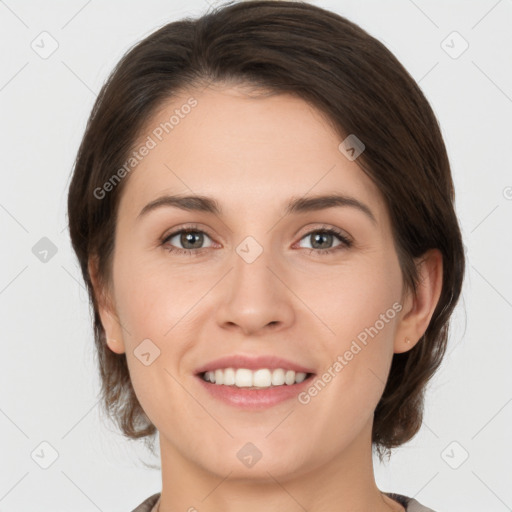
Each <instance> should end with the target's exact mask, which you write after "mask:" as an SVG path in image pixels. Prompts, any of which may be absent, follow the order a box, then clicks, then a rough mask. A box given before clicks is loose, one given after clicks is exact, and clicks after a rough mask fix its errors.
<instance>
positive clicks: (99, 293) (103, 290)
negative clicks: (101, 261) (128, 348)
mask: <svg viewBox="0 0 512 512" xmlns="http://www.w3.org/2000/svg"><path fill="white" fill-rule="evenodd" d="M87 268H88V270H89V276H90V278H91V282H92V285H93V289H94V296H95V299H96V304H97V305H98V313H99V315H100V318H101V324H102V326H103V329H104V330H105V336H106V342H107V345H108V347H109V348H110V350H112V352H115V353H116V354H122V353H123V352H125V347H124V340H123V330H122V328H121V323H120V322H119V318H118V315H117V312H116V308H115V304H114V298H113V293H112V290H110V289H109V287H108V286H106V285H105V284H104V283H103V282H102V281H101V279H100V278H99V276H98V265H97V258H96V257H93V256H91V257H90V258H89V262H88V264H87Z"/></svg>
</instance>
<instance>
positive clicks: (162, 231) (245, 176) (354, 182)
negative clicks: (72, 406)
mask: <svg viewBox="0 0 512 512" xmlns="http://www.w3.org/2000/svg"><path fill="white" fill-rule="evenodd" d="M191 96H192V95H187V94H183V95H182V96H180V97H179V98H175V99H174V100H173V101H172V102H169V104H167V105H165V106H164V107H163V108H162V109H160V111H159V112H158V114H157V115H155V116H154V117H153V119H151V121H150V122H149V123H148V124H147V127H146V130H145V131H144V133H143V134H142V136H141V138H140V144H138V145H136V147H137V148H140V146H142V145H143V144H145V145H146V148H148V149H147V151H145V150H142V151H138V156H137V159H138V160H140V161H139V163H138V165H137V167H136V168H135V169H134V170H132V171H131V172H130V174H129V177H126V178H124V179H128V182H127V183H126V185H127V186H126V188H125V189H124V191H123V195H122V198H121V201H120V205H119V212H118V221H117V231H116V235H115V252H114V259H113V295H112V297H111V298H112V300H113V304H114V310H113V311H114V315H111V316H109V315H106V314H105V313H104V312H102V321H103V324H104V326H105V328H106V330H107V335H108V336H109V338H110V340H109V346H110V348H111V349H112V350H114V351H116V352H119V353H122V352H126V357H127V362H128V366H129V370H130V375H131V379H132V382H133V386H134V389H135V391H136V394H137V397H138V399H139V401H140V403H141V405H142V407H143V409H144V410H145V412H146V414H147V415H148V417H149V418H150V419H151V421H152V422H153V423H154V425H155V426H156V427H157V429H158V430H159V432H160V443H161V449H162V453H163V454H164V455H165V456H168V457H170V458H172V459H171V460H173V461H176V460H178V459H181V461H182V462H187V463H189V464H192V465H194V466H195V467H196V468H197V467H199V468H201V469H202V470H205V471H208V472H210V473H214V474H219V475H222V476H225V475H227V474H228V473H230V472H231V478H234V477H236V476H240V477H243V476H247V477H251V478H255V477H257V476H258V475H260V476H261V477H262V478H263V477H267V476H268V474H267V471H268V472H270V473H271V474H272V475H274V476H275V477H276V478H277V477H278V475H286V476H287V477H290V476H292V475H294V474H296V475H297V474H300V473H302V472H305V471H306V470H307V471H310V470H312V469H314V468H315V467H319V466H321V465H325V464H328V463H333V464H335V463H336V461H337V460H338V458H339V457H341V455H342V454H345V455H347V454H348V453H350V451H351V450H352V451H354V450H353V449H354V448H355V447H359V448H358V449H357V450H360V449H363V447H368V449H369V447H370V440H371V426H372V421H373V411H374V409H375V407H376V405H377V403H378V401H379V399H380V397H381V395H382V392H383V389H384V384H385V382H386V379H387V375H388V371H389V367H390V363H391V359H392V355H393V352H394V351H395V350H396V351H398V350H397V343H398V338H399V337H400V336H401V331H400V325H401V324H400V321H401V318H402V317H403V314H404V311H405V310H406V309H407V304H408V302H407V300H406V297H405V296H403V295H402V292H403V290H402V277H401V272H400V268H399V263H398V259H397V254H396V251H395V248H394V245H393V241H392V234H391V226H390V220H389V217H388V214H387V211H386V208H385V204H384V202H383V199H382V197H381V194H380V192H379V190H378V189H377V187H376V186H375V185H374V184H373V182H372V181H371V180H370V179H369V178H368V177H367V176H366V175H365V173H364V172H363V171H361V169H360V168H359V167H358V165H357V159H356V160H354V161H351V160H349V158H347V155H346V154H344V153H342V152H341V151H340V149H339V145H340V143H341V142H342V140H340V138H339V137H338V136H337V135H336V134H335V133H334V131H333V130H332V129H331V128H330V126H329V125H328V123H327V122H326V121H325V119H324V118H323V117H322V115H321V114H320V113H319V112H318V111H317V110H315V109H313V108H312V107H310V106H309V105H308V104H307V103H305V102H304V101H302V100H300V99H298V98H295V97H293V96H288V95H274V96H267V97H249V96H248V95H246V94H245V93H244V92H242V90H241V89H240V88H221V87H217V88H209V89H206V90H204V91H202V92H198V93H197V94H193V98H194V99H195V100H196V102H197V103H194V101H189V100H190V97H191ZM187 102H188V103H187ZM184 105H189V106H190V105H195V106H191V107H190V108H188V107H184ZM173 115H175V117H174V118H173V121H171V123H172V125H171V124H169V120H170V118H171V116H173ZM177 119H179V120H178V121H177ZM166 122H167V123H168V124H167V125H165V123H166ZM171 126H172V128H170V127H171ZM163 127H165V129H164V128H163ZM166 130H167V132H168V133H167V132H166ZM355 135H356V136H357V135H358V134H355ZM148 137H149V138H148ZM356 149H357V148H356ZM143 153H144V155H142V154H143ZM349 154H350V153H349ZM325 195H339V196H345V197H349V198H352V199H351V201H352V203H350V202H347V201H345V203H344V204H343V201H341V200H340V201H339V202H338V203H337V204H335V203H333V202H331V203H324V204H323V205H322V202H321V201H317V202H316V203H315V202H310V201H311V200H312V199H313V198H317V197H319V196H325ZM166 196H202V197H203V198H206V197H207V198H209V201H210V202H211V203H210V202H209V203H208V204H209V205H211V204H213V201H215V204H216V205H217V207H218V210H219V211H218V212H217V213H212V212H211V211H207V210H208V208H206V207H204V203H201V202H200V201H198V200H196V201H194V200H189V201H188V203H187V204H186V205H185V206H187V207H186V208H185V207H182V208H180V207H179V206H178V205H177V204H174V206H173V205H172V204H171V203H170V202H167V204H166V203H165V201H162V203H161V204H160V206H154V207H152V208H146V210H145V211H144V212H143V210H144V208H145V207H146V206H147V205H148V204H151V203H152V202H153V201H155V200H157V199H159V198H163V197H166ZM296 201H299V202H298V203H294V202H296ZM355 201H357V202H358V203H359V204H360V205H363V206H359V207H358V206H355V205H357V204H358V203H356V202H355ZM290 203H292V204H295V208H291V209H289V210H287V207H288V205H289V204H290ZM200 206H203V207H202V208H200ZM301 206H302V207H301ZM365 210H367V211H365ZM141 212H142V213H141ZM184 229H189V230H191V233H189V234H188V236H187V234H186V233H178V234H175V233H177V232H179V231H180V230H184ZM331 229H332V230H334V231H336V232H338V233H339V234H340V235H341V237H342V238H338V236H339V235H338V234H336V233H334V234H332V233H329V232H326V231H325V230H331ZM169 235H173V236H171V237H169ZM344 239H346V240H348V241H349V244H346V242H344V241H343V240H344ZM171 249H173V250H172V251H171ZM180 250H181V251H187V252H180ZM402 307H403V310H402V312H400V310H401V309H402ZM113 316H114V317H117V319H118V322H119V323H117V322H113V321H112V318H113ZM119 324H120V325H121V326H122V327H123V328H121V327H120V326H119ZM400 341H401V340H400ZM228 356H247V357H248V358H250V359H254V358H256V357H258V356H273V357H278V358H282V359H285V360H287V362H280V363H276V364H272V362H271V361H270V362H263V363H259V362H256V363H255V367H256V368H260V369H270V370H271V371H270V372H259V374H258V375H259V376H263V381H262V382H263V383H264V381H265V377H267V378H268V375H269V374H270V375H271V376H272V375H273V376H274V378H276V379H279V378H280V375H281V373H280V372H279V371H277V372H276V371H274V370H275V369H276V368H282V369H283V370H289V369H290V368H293V365H297V366H300V367H301V368H302V369H303V370H306V371H307V372H309V373H314V375H313V376H312V377H309V378H308V379H307V380H305V381H303V382H302V383H299V384H284V385H283V386H275V387H271V388H267V389H266V390H265V389H262V390H253V389H247V388H243V387H241V388H238V387H234V386H233V385H230V386H227V385H220V384H213V383H207V382H204V381H203V380H202V378H201V376H199V375H198V371H199V370H200V369H204V368H205V367H209V363H211V362H213V361H214V360H217V359H218V358H224V357H228ZM215 365H217V368H213V370H214V369H222V368H226V367H229V366H231V367H234V369H235V370H236V369H238V368H247V367H248V364H246V363H244V362H240V361H238V362H237V361H235V362H228V363H227V364H223V363H214V365H213V366H215ZM287 366H289V367H290V368H287ZM228 373H229V372H228ZM238 373H239V375H238V377H240V378H242V377H243V376H244V373H245V374H246V376H247V375H248V378H251V376H252V374H250V373H249V374H247V372H238ZM217 374H219V372H217ZM289 375H292V374H289ZM285 376H286V374H285ZM239 382H241V381H239ZM274 382H278V380H276V381H274ZM357 450H355V451H354V453H355V452H357ZM260 457H261V458H260ZM258 459H259V460H258Z"/></svg>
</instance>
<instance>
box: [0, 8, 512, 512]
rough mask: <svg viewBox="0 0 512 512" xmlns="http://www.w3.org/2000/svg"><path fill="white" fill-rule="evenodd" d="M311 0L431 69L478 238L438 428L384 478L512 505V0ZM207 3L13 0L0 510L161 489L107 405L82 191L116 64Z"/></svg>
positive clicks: (5, 127) (459, 202) (433, 394)
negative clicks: (70, 209) (74, 208)
mask: <svg viewBox="0 0 512 512" xmlns="http://www.w3.org/2000/svg"><path fill="white" fill-rule="evenodd" d="M312 3H315V4H316V5H319V6H321V7H325V8H327V9H330V10H333V11H335V12H337V13H339V14H341V15H343V16H346V17H347V18H349V19H350V20H352V21H354V22H356V23H358V24H359V25H360V26H361V27H362V28H364V29H366V30H367V31H369V32H370V34H372V35H373V36H375V37H377V38H378V39H380V40H381V41H382V42H383V43H384V44H386V46H387V47H388V48H389V49H390V50H391V51H392V52H393V53H394V54H395V55H396V56H397V57H398V59H399V60H400V61H401V62H402V63H403V64H404V66H405V67H406V68H407V69H408V70H409V72H410V73H411V74H412V76H413V77H414V78H415V79H416V80H417V81H418V82H419V84H420V87H421V88H422V90H423V91H424V93H425V95H426V97H427V99H428V100H429V101H430V102H431V105H432V107H433V109H434V111H435V112H436V115H437V116H438V119H439V121H440V124H441V127H442V131H443V135H444V137H445V142H446V145H447V148H448V152H449V156H450V160H451V163H452V169H453V175H454V180H455V186H456V207H457V212H458V215H459V218H460V222H461V227H462V231H463V236H464V241H465V245H466V248H467V257H468V261H467V265H468V271H467V275H466V282H465V286H464V291H463V298H462V300H461V302H460V303H459V306H458V307H457V310H456V313H455V315H454V318H453V322H452V331H451V336H450V345H449V348H448V354H447V357H446V359H445V362H444V364H443V366H442V369H441V370H440V371H439V373H438V374H437V375H436V377H435V378H434V380H433V381H432V383H431V385H430V386H429V390H428V394H427V401H426V411H425V422H424V425H423V428H422V430H421V432H420V433H419V434H418V435H417V436H416V437H415V438H414V439H413V440H412V441H410V442H409V443H407V444H406V445H404V446H403V447H401V448H400V449H397V450H395V452H394V455H393V457H392V459H391V461H390V463H389V464H386V465H385V466H381V465H379V464H377V463H376V477H377V483H378V485H379V487H380V489H381V490H384V491H393V492H400V493H402V494H406V495H409V496H414V497H416V499H418V501H420V502H421V503H424V504H426V505H428V506H430V507H432V508H433V509H435V510H436V512H458V511H464V512H476V511H482V510H485V511H486V512H492V511H496V512H501V511H506V510H512V488H511V486H510V482H511V477H512V463H511V461H512V458H511V457H510V453H511V441H510V425H511V424H512V404H511V401H512V385H511V384H512V376H511V373H510V371H509V368H510V364H511V362H512V340H511V335H510V318H511V315H512V271H511V267H510V253H511V249H512V240H511V238H512V237H511V231H512V230H511V224H512V223H511V221H512V172H511V169H512V167H511V162H512V157H511V154H510V147H511V135H512V130H511V129H510V119H511V115H512V70H511V63H512V31H511V30H510V27H511V26H512V0H500V1H496V0H481V1H452V2H446V1H444V2H443V1H440V0H437V1H426V0H423V1H421V0H415V1H412V0H394V1H388V2H382V1H377V0H372V1H369V0H365V1H348V0H338V1H328V0H325V1H317V2H312ZM208 5H209V4H208V3H207V2H206V1H205V0H194V1H188V2H186V1H176V0H167V1H163V0H144V1H141V0H139V1H132V2H122V1H121V0H115V1H110V2H100V1H98V0H92V1H86V0H80V1H75V0H73V1H66V2H64V1H61V2H58V1H46V2H36V1H21V0H6V1H0V39H1V48H2V53H1V66H0V109H1V118H0V119H1V120H0V130H1V131H0V140H1V153H0V156H1V163H0V167H1V187H0V226H1V228H0V229H1V237H2V248H3V250H2V253H1V254H2V255H1V257H2V264H1V266H0V314H1V333H2V340H1V356H0V379H1V380H0V433H1V437H0V511H6V510H9V511H15V512H29V511H30V512H34V511H41V512H43V511H44V512H46V511H47V512H50V511H52V512H61V511H69V510H81V511H84V512H85V511H98V510H100V511H104V512H107V511H109V512H127V511H130V510H132V509H133V508H135V506H136V505H138V504H139V503H140V502H141V501H143V500H144V499H145V498H146V497H148V496H149V495H151V494H153V493H154V492H158V491H160V489H161V480H160V472H159V470H158V469H156V470H151V469H148V468H146V467H144V465H143V464H142V463H141V462H139V457H143V459H144V460H145V461H146V462H148V463H153V464H156V465H158V459H153V458H151V457H150V456H149V455H147V452H145V450H144V447H143V445H142V443H140V442H130V441H126V440H125V439H124V438H122V437H121V435H119V434H118V433H116V432H115V430H114V429H113V428H112V426H111V425H110V424H106V423H104V422H102V421H101V418H100V417H99V415H98V406H97V400H98V399H97V396H96V395H97V392H98V389H99V381H98V377H97V375H96V374H97V370H96V364H95V360H94V359H93V338H92V328H91V320H90V316H89V309H88V302H87V301H88V298H87V294H86V292H85V288H84V284H83V281H82V279H81V277H80V272H79V269H78V264H77V261H76V260H75V257H74V254H73V253H72V250H71V246H70V243H69V236H68V232H67V217H66V196H67V186H68V184H69V177H70V173H71V169H72V164H73V160H74V157H75V154H76V150H77V148H78V144H79V142H80V140H81V137H82V135H83V131H84V128H85V123H86V120H87V118H88V115H89V113H90V110H91V107H92V105H93V102H94V99H95V96H96V94H97V92H98V91H99V89H100V87H101V85H102V84H103V82H104V80H105V79H106V77H107V76H108V74H109V72H110V71H111V69H112V68H113V66H114V65H115V64H116V63H117V61H118V60H119V59H120V57H121V56H122V55H123V53H124V52H125V51H126V50H127V49H128V48H129V47H130V46H132V45H133V44H134V43H136V42H138V41H140V40H141V39H142V38H143V37H144V36H146V35H147V34H149V33H151V32H152V31H154V30H155V29H156V28H158V27H160V26H161V25H163V24H165V23H167V22H170V21H174V20H177V19H180V18H182V17H185V16H189V15H193V16H195V15H198V14H201V13H203V12H204V11H205V10H206V9H207V8H208ZM43 32H45V33H43ZM454 32H456V33H454ZM41 33H43V34H41ZM57 45H58V47H56V46H57ZM466 46H468V47H467V49H466ZM54 47H56V49H55V51H54V52H53V53H52V54H51V55H48V53H49V52H51V51H52V50H53V49H54ZM45 52H46V53H45ZM398 143H399V141H398ZM397 148H398V150H399V145H398V146H397ZM44 237H46V238H47V239H49V240H50V241H51V244H50V243H49V242H48V240H43V241H41V239H42V238H44ZM45 244H46V245H45ZM52 244H53V246H54V250H53V252H52V251H51V250H50V252H49V253H48V254H47V255H46V261H42V260H41V258H43V259H44V257H43V256H42V255H41V254H42V253H41V247H43V248H44V247H46V248H47V247H48V246H51V245H52ZM506 433H508V434H509V435H506ZM41 443H48V444H43V445H41ZM52 454H54V455H55V456H56V460H55V461H53V462H52V460H53V459H52ZM50 463H51V464H50ZM48 464H50V465H49V467H47V468H46V469H44V468H43V467H41V465H43V466H44V465H48ZM198 505H199V504H198ZM294 506H296V505H295V504H294V502H291V503H290V510H292V509H293V510H295V509H294V508H293V507H294ZM198 509H199V510H200V507H199V506H198Z"/></svg>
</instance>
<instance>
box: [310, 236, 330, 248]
mask: <svg viewBox="0 0 512 512" xmlns="http://www.w3.org/2000/svg"><path fill="white" fill-rule="evenodd" d="M313 238H314V242H313V247H314V248H315V249H318V248H319V249H321V248H322V247H315V244H316V242H317V240H318V239H322V238H323V239H324V240H325V239H327V241H331V238H332V235H331V234H330V233H322V234H320V233H317V234H315V235H313ZM320 245H321V242H320Z"/></svg>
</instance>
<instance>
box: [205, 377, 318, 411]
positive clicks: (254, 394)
mask: <svg viewBox="0 0 512 512" xmlns="http://www.w3.org/2000/svg"><path fill="white" fill-rule="evenodd" d="M311 377H314V374H312V375H311V376H310V377H309V378H307V379H305V380H303V381H302V382H299V383H298V384H292V385H288V384H283V385H282V386H274V387H270V388H262V389H247V388H237V387H236V386H224V385H222V384H213V383H211V382H207V381H205V380H204V379H203V378H202V377H201V376H199V375H197V376H196V378H197V379H199V381H200V382H201V384H202V385H203V387H204V388H205V390H206V391H208V392H209V393H210V394H211V395H212V396H213V397H214V398H216V399H218V400H221V401H223V402H224V403H227V404H228V405H232V406H234V407H239V408H243V409H265V408H267V407H272V406H273V405H276V404H279V403H281V402H284V401H285V400H290V399H291V398H295V397H297V395H298V394H299V393H300V392H301V391H303V390H304V388H306V387H307V386H309V384H310V381H311Z"/></svg>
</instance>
